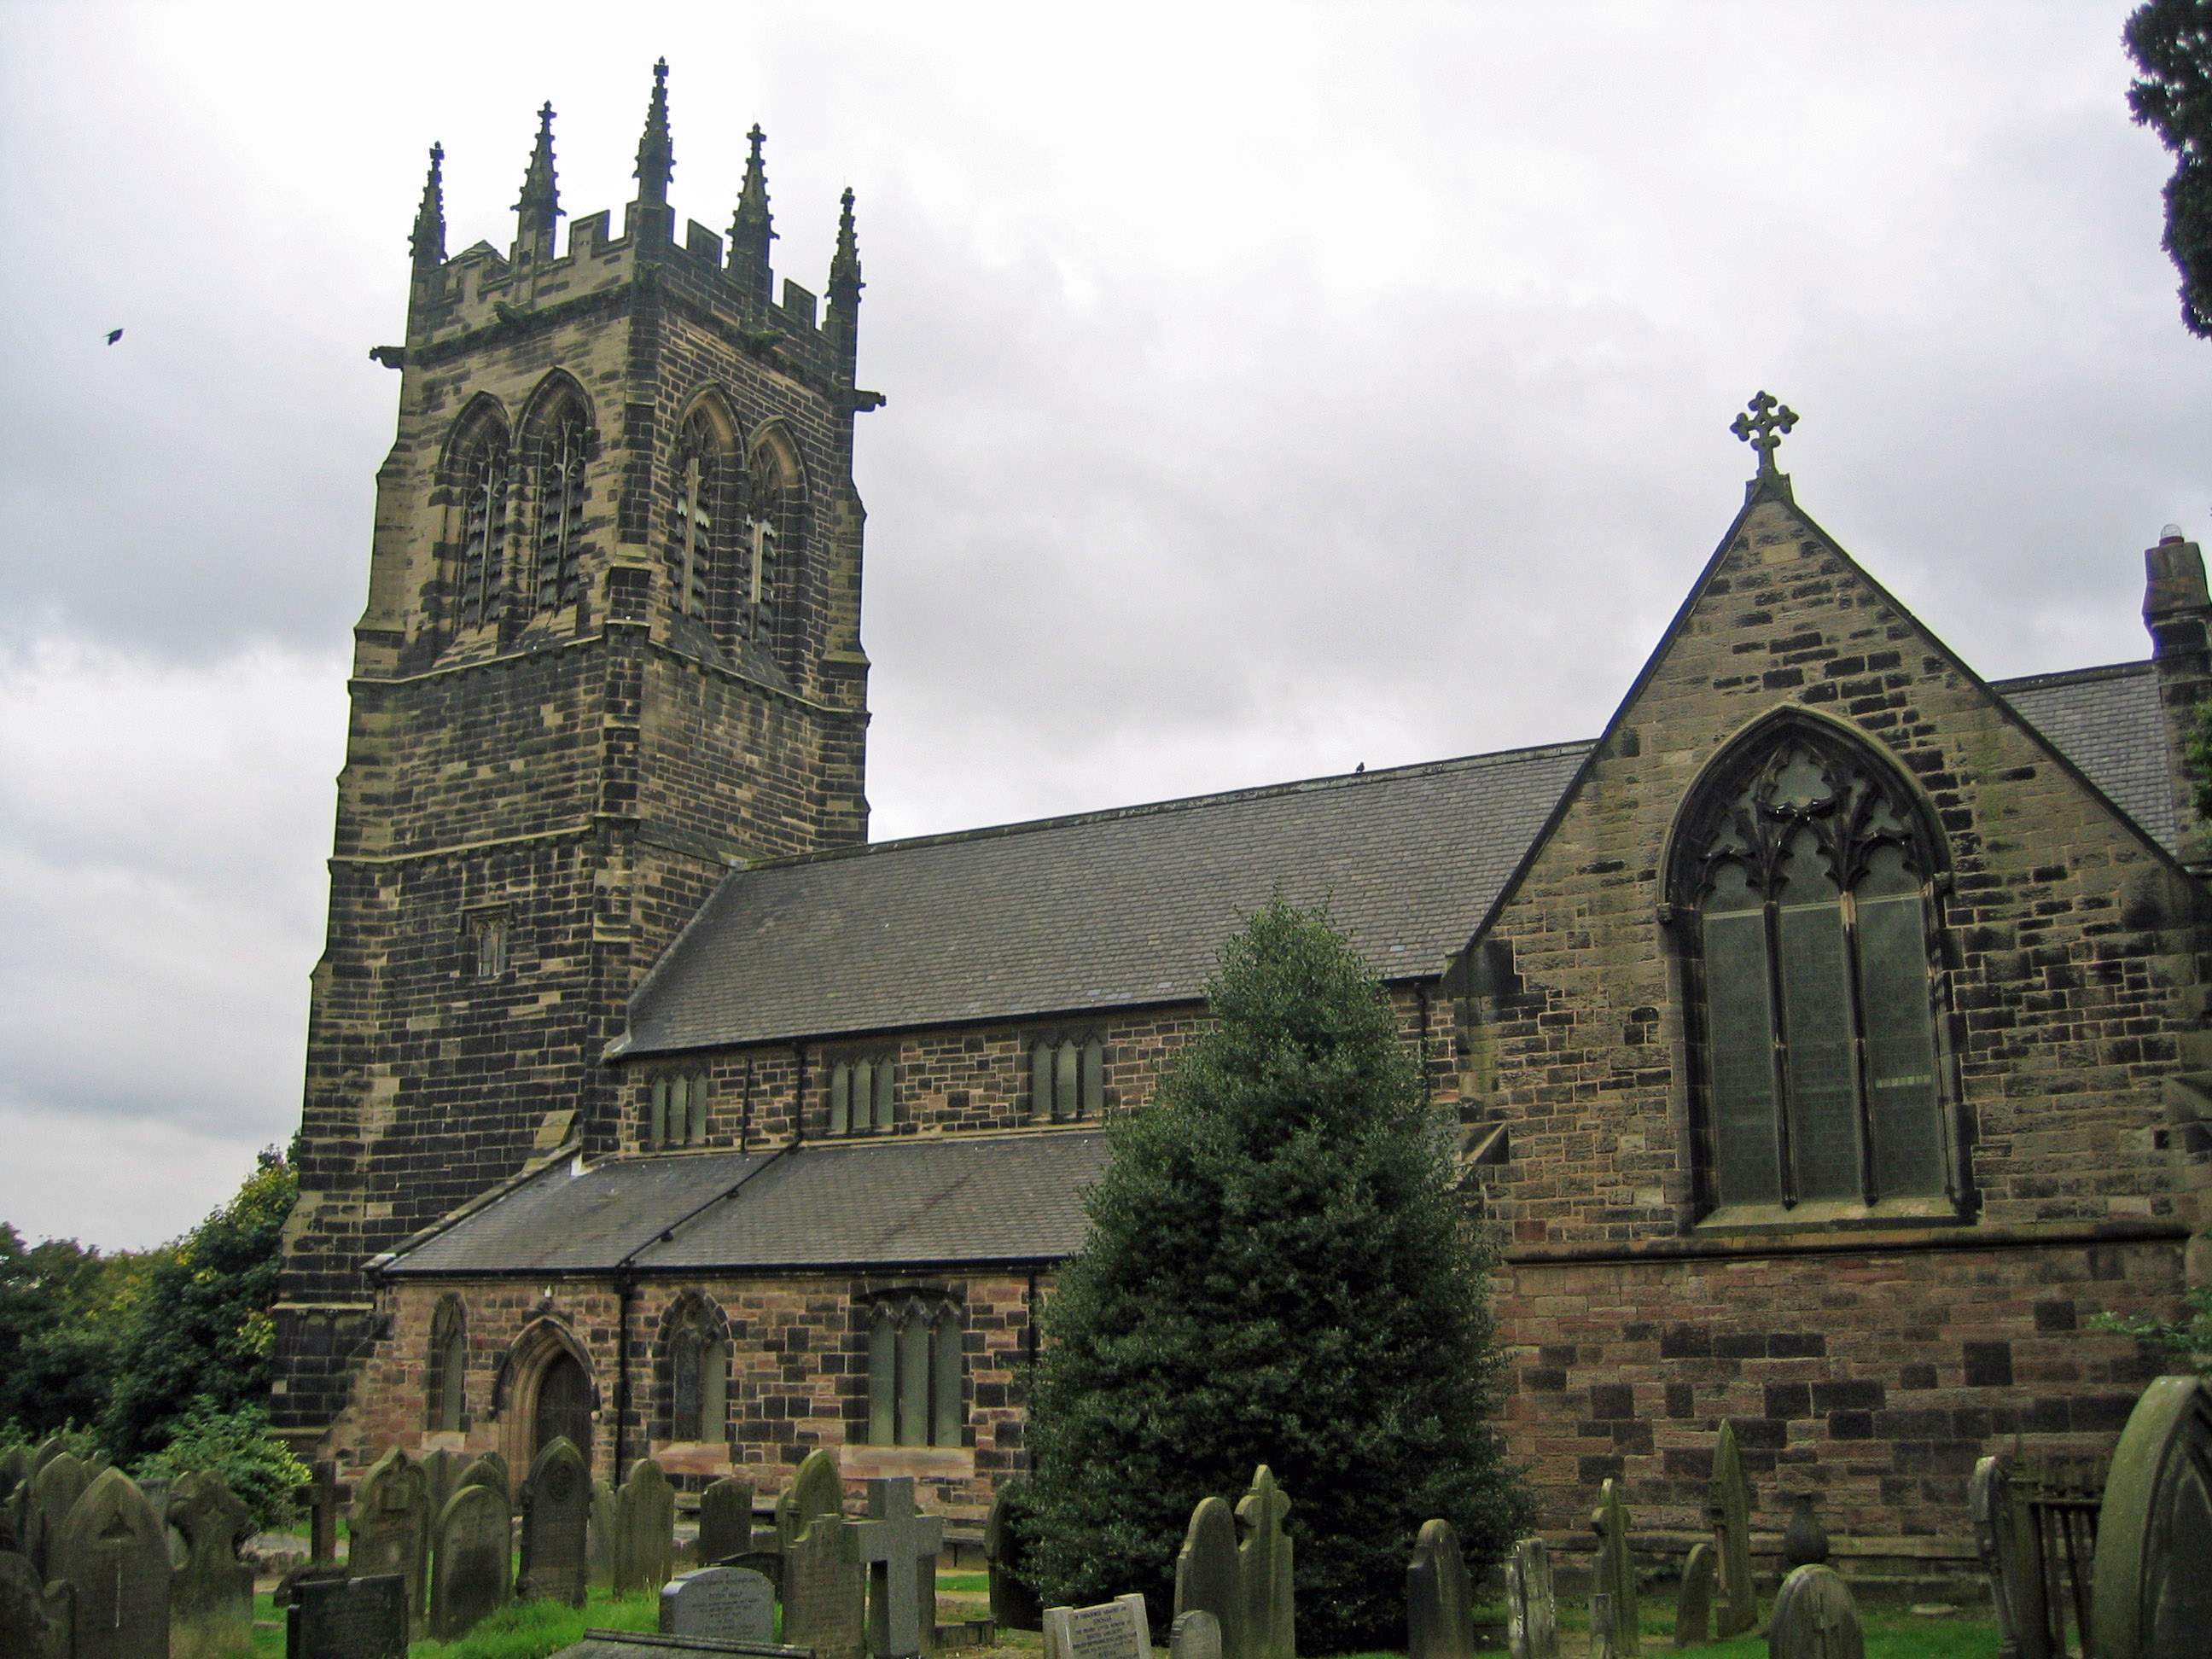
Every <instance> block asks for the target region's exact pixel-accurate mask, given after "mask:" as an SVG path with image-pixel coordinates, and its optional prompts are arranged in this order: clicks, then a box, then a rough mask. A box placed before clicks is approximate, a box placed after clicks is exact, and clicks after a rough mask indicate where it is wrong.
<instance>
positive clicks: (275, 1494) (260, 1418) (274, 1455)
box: [131, 1398, 311, 1532]
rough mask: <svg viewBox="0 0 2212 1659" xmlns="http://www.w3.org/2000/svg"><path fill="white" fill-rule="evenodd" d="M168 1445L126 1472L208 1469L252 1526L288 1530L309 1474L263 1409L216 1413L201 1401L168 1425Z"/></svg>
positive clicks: (142, 1473)
mask: <svg viewBox="0 0 2212 1659" xmlns="http://www.w3.org/2000/svg"><path fill="white" fill-rule="evenodd" d="M167 1429H168V1436H169V1440H168V1443H167V1445H165V1446H163V1447H162V1448H161V1450H159V1451H157V1452H155V1453H152V1454H151V1455H148V1456H145V1457H142V1458H141V1459H139V1460H138V1463H137V1467H136V1468H133V1469H132V1470H131V1473H132V1474H134V1475H136V1476H137V1477H138V1478H139V1479H141V1480H143V1479H144V1478H145V1477H146V1476H148V1475H152V1474H161V1475H169V1476H172V1477H173V1476H176V1475H179V1474H185V1473H186V1472H187V1471H189V1470H196V1469H213V1470H214V1471H215V1472H216V1474H220V1475H221V1476H222V1479H223V1484H224V1485H225V1486H228V1487H229V1488H230V1489H231V1491H232V1492H235V1493H236V1494H237V1495H238V1498H239V1501H240V1503H242V1504H245V1505H246V1508H247V1509H249V1510H252V1512H253V1520H254V1524H255V1525H257V1526H258V1527H260V1528H262V1530H264V1532H266V1531H271V1530H274V1529H276V1528H280V1527H284V1526H288V1525H289V1524H290V1523H291V1522H293V1520H295V1518H296V1517H297V1516H298V1513H299V1498H298V1492H299V1489H300V1488H301V1486H305V1485H307V1481H308V1480H309V1479H310V1474H311V1472H310V1471H309V1469H308V1468H307V1465H306V1464H304V1463H302V1462H300V1460H299V1459H298V1458H296V1457H295V1456H293V1455H292V1453H291V1449H289V1447H287V1446H286V1445H285V1444H284V1443H283V1441H281V1440H279V1439H277V1438H276V1436H275V1435H273V1434H271V1433H270V1431H269V1411H268V1408H267V1407H264V1406H240V1407H239V1408H238V1409H237V1410H235V1411H231V1412H222V1411H217V1410H216V1408H215V1405H214V1402H212V1401H209V1400H207V1399H205V1398H202V1399H200V1400H197V1401H193V1402H192V1408H191V1410H190V1411H188V1412H186V1413H185V1415H184V1416H183V1417H181V1418H177V1419H172V1420H171V1421H170V1423H169V1424H168V1425H167Z"/></svg>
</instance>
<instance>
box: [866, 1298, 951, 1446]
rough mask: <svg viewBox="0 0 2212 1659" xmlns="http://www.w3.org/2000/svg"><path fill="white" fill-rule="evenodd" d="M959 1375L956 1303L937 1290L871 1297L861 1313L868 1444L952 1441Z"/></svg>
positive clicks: (905, 1444)
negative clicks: (865, 1350) (874, 1300)
mask: <svg viewBox="0 0 2212 1659" xmlns="http://www.w3.org/2000/svg"><path fill="white" fill-rule="evenodd" d="M964 1375H965V1371H964V1367H963V1360H962V1358H961V1354H960V1310H959V1309H958V1308H957V1307H956V1306H954V1305H953V1304H951V1302H949V1301H946V1300H945V1299H944V1298H943V1297H924V1296H908V1297H894V1298H891V1299H889V1300H886V1301H882V1302H878V1303H877V1304H875V1306H874V1309H873V1310H872V1312H871V1313H870V1315H869V1318H868V1443H869V1444H870V1445H872V1446H957V1445H958V1444H959V1443H960V1437H961V1431H962V1429H963V1427H964V1426H965V1425H966V1423H967V1412H966V1410H965V1409H964V1408H963V1405H962V1403H961V1398H960V1390H961V1383H962V1380H963V1376H964Z"/></svg>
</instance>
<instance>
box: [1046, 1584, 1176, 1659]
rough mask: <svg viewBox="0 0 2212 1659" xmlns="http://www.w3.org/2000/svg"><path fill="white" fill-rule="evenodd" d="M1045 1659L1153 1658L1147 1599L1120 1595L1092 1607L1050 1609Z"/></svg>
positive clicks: (1047, 1616) (1048, 1610) (1047, 1619)
mask: <svg viewBox="0 0 2212 1659" xmlns="http://www.w3.org/2000/svg"><path fill="white" fill-rule="evenodd" d="M1044 1659H1152V1628H1151V1621H1150V1620H1149V1619H1148V1618H1147V1616H1146V1613H1145V1598H1144V1597H1143V1596H1141V1595H1117V1596H1115V1598H1114V1599H1113V1600H1112V1601H1103V1602H1101V1603H1099V1604H1098V1605H1097V1607H1047V1608H1046V1609H1045V1610H1044Z"/></svg>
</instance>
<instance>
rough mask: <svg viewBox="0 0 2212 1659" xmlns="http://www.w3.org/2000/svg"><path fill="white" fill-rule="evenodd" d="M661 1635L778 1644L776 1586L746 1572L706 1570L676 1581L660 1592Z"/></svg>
mask: <svg viewBox="0 0 2212 1659" xmlns="http://www.w3.org/2000/svg"><path fill="white" fill-rule="evenodd" d="M660 1632H661V1634H662V1635H664V1636H706V1637H711V1638H714V1640H716V1641H720V1642H773V1641H775V1585H773V1584H771V1583H769V1581H768V1579H767V1578H766V1577H764V1576H763V1575H762V1574H760V1573H757V1572H752V1571H748V1570H747V1569H745V1568H744V1567H702V1568H700V1569H699V1571H696V1572H687V1573H684V1574H683V1575H681V1576H680V1577H676V1578H671V1580H669V1582H668V1583H666V1584H665V1586H663V1587H662V1589H661V1592H660Z"/></svg>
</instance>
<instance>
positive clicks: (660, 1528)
mask: <svg viewBox="0 0 2212 1659" xmlns="http://www.w3.org/2000/svg"><path fill="white" fill-rule="evenodd" d="M674 1571H676V1489H675V1488H674V1487H673V1486H670V1485H669V1484H668V1477H667V1476H666V1475H665V1474H662V1473H661V1472H660V1465H659V1464H658V1463H656V1462H653V1460H652V1459H651V1458H650V1457H641V1458H639V1459H638V1460H637V1462H635V1463H633V1464H632V1465H631V1466H630V1471H629V1480H625V1481H623V1483H622V1490H621V1491H620V1492H617V1493H616V1494H615V1594H616V1595H635V1593H636V1592H637V1591H639V1590H657V1589H659V1588H660V1587H661V1586H662V1585H663V1584H665V1583H667V1582H668V1579H669V1575H670V1574H671V1573H673V1572H674Z"/></svg>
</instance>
